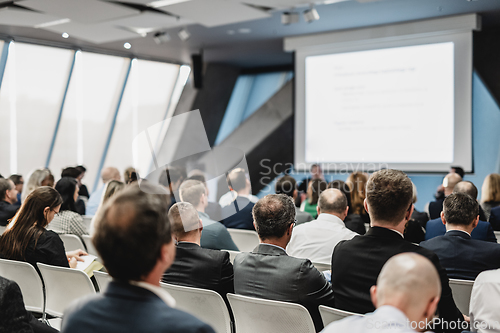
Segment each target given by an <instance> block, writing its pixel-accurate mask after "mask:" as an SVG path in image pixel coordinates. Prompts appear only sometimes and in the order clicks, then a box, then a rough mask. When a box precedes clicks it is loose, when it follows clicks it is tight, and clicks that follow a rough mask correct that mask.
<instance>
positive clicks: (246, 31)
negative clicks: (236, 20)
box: [238, 28, 252, 34]
mask: <svg viewBox="0 0 500 333" xmlns="http://www.w3.org/2000/svg"><path fill="white" fill-rule="evenodd" d="M238 32H239V33H240V34H249V33H251V32H252V30H251V29H248V28H240V29H238Z"/></svg>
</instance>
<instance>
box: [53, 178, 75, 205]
mask: <svg viewBox="0 0 500 333" xmlns="http://www.w3.org/2000/svg"><path fill="white" fill-rule="evenodd" d="M76 186H77V181H76V179H75V178H72V177H63V178H61V179H59V181H58V182H57V184H56V190H57V192H59V194H60V195H61V197H62V199H63V203H62V205H61V212H62V211H64V210H69V211H72V212H76V204H75V198H74V195H75V191H76Z"/></svg>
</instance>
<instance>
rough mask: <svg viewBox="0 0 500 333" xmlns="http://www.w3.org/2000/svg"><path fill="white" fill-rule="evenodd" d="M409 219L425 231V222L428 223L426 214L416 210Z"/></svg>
mask: <svg viewBox="0 0 500 333" xmlns="http://www.w3.org/2000/svg"><path fill="white" fill-rule="evenodd" d="M411 218H412V220H415V221H417V222H418V223H420V225H421V226H422V228H424V229H425V226H426V225H427V221H429V215H427V213H425V212H419V211H418V210H416V209H413V213H412V214H411Z"/></svg>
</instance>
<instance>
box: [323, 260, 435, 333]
mask: <svg viewBox="0 0 500 333" xmlns="http://www.w3.org/2000/svg"><path fill="white" fill-rule="evenodd" d="M439 295H441V283H440V281H439V275H438V273H437V271H436V268H435V267H434V266H433V265H432V263H431V262H430V261H429V260H428V259H427V258H425V257H423V256H421V255H418V254H415V253H401V254H397V255H395V256H394V257H392V258H390V259H389V260H388V261H387V262H386V263H385V264H384V266H383V267H382V270H381V271H380V274H379V276H378V278H377V285H376V286H372V287H371V288H370V296H371V301H372V303H373V305H374V306H375V308H376V309H377V310H375V312H373V313H369V314H367V315H366V316H364V317H358V316H351V317H349V318H345V319H343V320H341V321H336V322H334V323H332V324H330V325H328V326H327V327H326V328H325V329H324V330H323V332H324V333H334V332H350V333H356V332H360V333H361V332H363V333H364V332H392V333H403V332H408V333H409V332H423V331H425V330H426V328H427V323H429V322H431V321H432V318H433V316H434V313H435V312H436V308H437V305H438V302H439Z"/></svg>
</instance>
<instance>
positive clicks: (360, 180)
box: [346, 171, 368, 214]
mask: <svg viewBox="0 0 500 333" xmlns="http://www.w3.org/2000/svg"><path fill="white" fill-rule="evenodd" d="M367 181H368V177H367V176H366V174H364V173H362V172H357V171H356V172H353V173H351V174H350V175H349V177H348V178H347V180H346V184H347V185H348V186H349V192H350V196H351V205H350V206H349V207H350V209H349V211H350V212H352V213H353V214H366V211H365V206H364V201H365V198H366V182H367Z"/></svg>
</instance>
